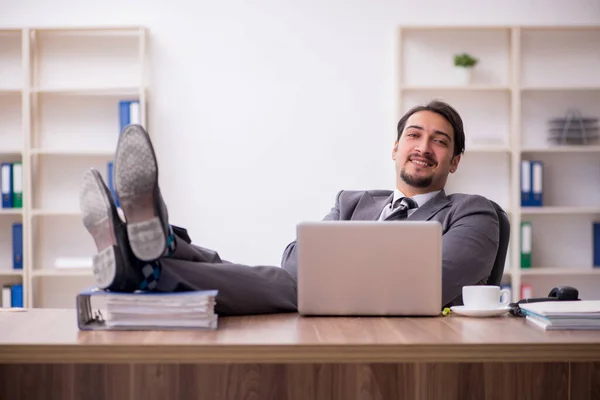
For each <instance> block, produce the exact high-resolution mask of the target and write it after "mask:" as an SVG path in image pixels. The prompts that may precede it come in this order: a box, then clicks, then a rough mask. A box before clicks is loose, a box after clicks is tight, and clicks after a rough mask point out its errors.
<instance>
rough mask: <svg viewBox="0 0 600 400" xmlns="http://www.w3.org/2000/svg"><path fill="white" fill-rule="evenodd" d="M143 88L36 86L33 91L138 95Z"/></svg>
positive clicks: (70, 94) (61, 93)
mask: <svg viewBox="0 0 600 400" xmlns="http://www.w3.org/2000/svg"><path fill="white" fill-rule="evenodd" d="M140 90H141V87H139V86H127V87H103V88H94V87H80V88H77V87H76V88H36V89H31V92H32V93H39V94H58V95H68V96H137V95H138V94H139V92H140Z"/></svg>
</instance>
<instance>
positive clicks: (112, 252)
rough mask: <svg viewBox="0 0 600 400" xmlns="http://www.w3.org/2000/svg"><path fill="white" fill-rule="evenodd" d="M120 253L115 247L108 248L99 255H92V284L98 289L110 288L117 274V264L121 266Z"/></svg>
mask: <svg viewBox="0 0 600 400" xmlns="http://www.w3.org/2000/svg"><path fill="white" fill-rule="evenodd" d="M122 262H123V260H122V258H121V253H120V252H119V250H118V248H117V246H109V247H107V248H105V249H104V250H102V251H101V252H100V253H98V254H96V255H94V257H93V264H92V271H93V273H94V282H95V284H96V286H98V287H99V288H100V289H106V288H108V287H109V286H111V285H112V284H113V282H114V280H115V277H116V273H117V264H118V263H121V264H122Z"/></svg>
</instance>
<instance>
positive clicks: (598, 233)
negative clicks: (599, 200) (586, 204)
mask: <svg viewBox="0 0 600 400" xmlns="http://www.w3.org/2000/svg"><path fill="white" fill-rule="evenodd" d="M592 235H593V245H594V248H593V251H594V256H593V257H594V267H596V268H600V222H594V226H593V228H592Z"/></svg>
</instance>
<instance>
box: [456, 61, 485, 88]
mask: <svg viewBox="0 0 600 400" xmlns="http://www.w3.org/2000/svg"><path fill="white" fill-rule="evenodd" d="M478 62H479V60H478V59H477V58H475V57H473V56H471V55H470V54H468V53H460V54H455V55H454V66H455V67H457V73H458V74H459V77H460V78H459V79H460V82H461V83H463V84H469V83H471V74H472V72H473V68H475V66H476V65H477V63H478Z"/></svg>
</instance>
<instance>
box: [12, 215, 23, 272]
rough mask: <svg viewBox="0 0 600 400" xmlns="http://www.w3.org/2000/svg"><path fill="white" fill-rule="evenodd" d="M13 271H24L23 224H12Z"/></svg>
mask: <svg viewBox="0 0 600 400" xmlns="http://www.w3.org/2000/svg"><path fill="white" fill-rule="evenodd" d="M12 242H13V248H12V253H13V269H23V224H22V223H20V222H15V223H13V224H12Z"/></svg>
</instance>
